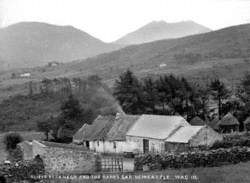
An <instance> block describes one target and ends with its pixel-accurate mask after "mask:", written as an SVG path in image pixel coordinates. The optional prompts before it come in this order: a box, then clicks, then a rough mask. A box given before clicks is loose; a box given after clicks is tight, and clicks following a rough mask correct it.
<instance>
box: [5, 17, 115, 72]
mask: <svg viewBox="0 0 250 183" xmlns="http://www.w3.org/2000/svg"><path fill="white" fill-rule="evenodd" d="M117 48H118V46H116V45H114V44H107V43H104V42H102V41H100V40H98V39H96V38H94V37H92V36H91V35H89V34H87V33H86V32H83V31H81V30H79V29H76V28H74V27H72V26H56V25H51V24H46V23H39V22H22V23H17V24H14V25H10V26H8V27H5V28H2V29H0V62H1V63H4V65H3V66H4V68H5V69H10V68H18V67H34V66H40V65H43V64H46V63H48V62H50V61H59V62H67V61H72V60H75V59H79V58H87V57H91V56H95V55H97V54H100V53H104V52H109V51H111V50H115V49H117ZM2 69H3V68H2Z"/></svg>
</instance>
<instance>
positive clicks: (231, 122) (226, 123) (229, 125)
mask: <svg viewBox="0 0 250 183" xmlns="http://www.w3.org/2000/svg"><path fill="white" fill-rule="evenodd" d="M218 126H219V131H220V132H222V133H231V132H235V131H239V126H240V123H239V121H238V120H237V119H236V118H235V117H234V116H233V115H232V114H231V113H228V114H227V115H225V116H224V117H223V118H222V119H221V120H220V121H219V123H218Z"/></svg>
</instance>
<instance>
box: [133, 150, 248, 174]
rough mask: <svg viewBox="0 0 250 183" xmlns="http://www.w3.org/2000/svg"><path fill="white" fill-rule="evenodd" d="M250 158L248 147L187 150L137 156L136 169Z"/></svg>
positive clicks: (229, 162) (194, 165) (228, 162)
mask: <svg viewBox="0 0 250 183" xmlns="http://www.w3.org/2000/svg"><path fill="white" fill-rule="evenodd" d="M249 160H250V151H249V150H248V148H247V147H233V148H229V149H223V148H221V149H217V150H210V151H197V152H186V153H179V154H163V155H153V154H148V155H143V156H139V157H136V158H135V169H136V170H142V169H143V166H144V165H146V166H148V167H149V169H150V170H162V169H167V168H191V167H192V168H193V167H214V166H221V165H224V164H235V163H239V162H245V161H249Z"/></svg>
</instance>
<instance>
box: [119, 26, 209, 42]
mask: <svg viewBox="0 0 250 183" xmlns="http://www.w3.org/2000/svg"><path fill="white" fill-rule="evenodd" d="M209 31H211V30H210V29H209V28H207V27H204V26H202V25H199V24H197V23H195V22H193V21H183V22H177V23H167V22H164V21H153V22H150V23H149V24H147V25H145V26H143V27H141V28H139V29H137V30H135V31H134V32H131V33H129V34H127V35H125V36H124V37H122V38H120V39H118V40H117V41H116V42H115V43H117V44H124V45H131V44H141V43H146V42H152V41H156V40H161V39H170V38H180V37H184V36H189V35H194V34H200V33H205V32H209Z"/></svg>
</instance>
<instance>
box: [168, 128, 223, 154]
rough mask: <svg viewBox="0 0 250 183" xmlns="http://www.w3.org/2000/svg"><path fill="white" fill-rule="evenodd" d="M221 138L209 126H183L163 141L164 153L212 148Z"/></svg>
mask: <svg viewBox="0 0 250 183" xmlns="http://www.w3.org/2000/svg"><path fill="white" fill-rule="evenodd" d="M222 139H223V137H222V136H221V135H220V134H219V133H217V132H215V131H214V130H213V129H212V128H211V127H209V126H185V127H181V128H180V129H179V130H178V131H177V132H176V133H174V134H173V135H172V136H170V137H169V138H168V139H166V141H165V151H167V152H176V151H186V150H188V149H190V148H195V147H199V146H212V145H213V144H214V143H215V142H216V141H221V140H222Z"/></svg>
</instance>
